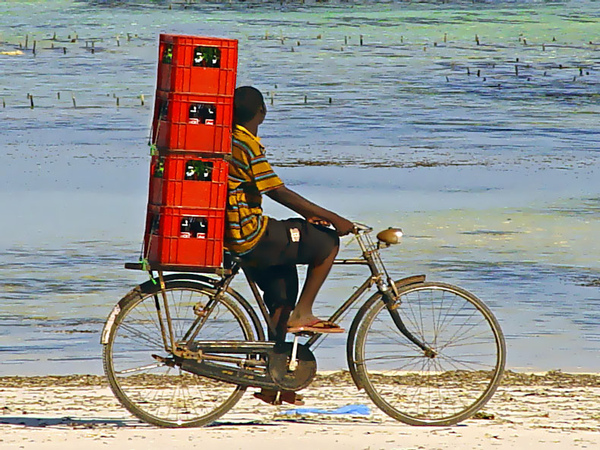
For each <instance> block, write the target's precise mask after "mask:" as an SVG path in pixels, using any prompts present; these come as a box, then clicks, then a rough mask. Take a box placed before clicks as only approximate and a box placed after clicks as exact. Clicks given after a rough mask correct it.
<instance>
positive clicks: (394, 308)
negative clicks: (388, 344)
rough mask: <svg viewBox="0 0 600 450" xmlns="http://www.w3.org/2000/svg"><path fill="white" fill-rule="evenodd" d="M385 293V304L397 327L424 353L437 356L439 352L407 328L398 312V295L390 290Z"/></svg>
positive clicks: (428, 355)
mask: <svg viewBox="0 0 600 450" xmlns="http://www.w3.org/2000/svg"><path fill="white" fill-rule="evenodd" d="M383 294H384V297H385V299H386V302H385V306H386V308H387V310H388V312H389V313H390V316H391V317H392V320H393V321H394V324H395V325H396V328H398V331H400V332H401V333H402V334H403V335H404V336H406V338H407V339H408V340H409V341H411V342H412V343H413V344H415V345H416V346H417V347H419V348H420V349H421V350H423V353H424V354H425V356H426V357H427V358H432V359H433V358H435V357H436V356H437V352H436V351H435V350H434V349H432V348H431V347H430V346H428V345H427V344H425V343H424V342H422V341H421V340H420V339H419V338H417V337H416V336H415V335H414V334H412V333H411V332H410V330H409V329H408V328H406V325H405V324H404V321H403V320H402V318H401V317H400V313H399V312H398V304H397V300H396V298H397V295H396V296H394V294H393V293H391V292H390V291H389V290H386V291H384V293H383ZM394 297H396V298H394Z"/></svg>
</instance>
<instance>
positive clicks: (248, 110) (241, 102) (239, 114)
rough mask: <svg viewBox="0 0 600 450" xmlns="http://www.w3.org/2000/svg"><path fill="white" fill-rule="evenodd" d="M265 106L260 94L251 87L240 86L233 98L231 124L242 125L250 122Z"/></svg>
mask: <svg viewBox="0 0 600 450" xmlns="http://www.w3.org/2000/svg"><path fill="white" fill-rule="evenodd" d="M264 104H265V100H264V98H263V95H262V94H261V92H260V91H259V90H258V89H256V88H255V87H252V86H242V87H239V88H237V89H236V90H235V93H234V96H233V124H234V125H244V124H245V123H247V122H249V121H251V120H252V119H253V118H254V116H256V114H257V113H258V111H259V110H260V108H261V107H263V105H264Z"/></svg>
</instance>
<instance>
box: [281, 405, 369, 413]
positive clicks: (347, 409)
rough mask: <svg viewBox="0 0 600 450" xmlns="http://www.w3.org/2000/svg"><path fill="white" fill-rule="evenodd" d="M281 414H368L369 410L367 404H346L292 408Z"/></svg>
mask: <svg viewBox="0 0 600 450" xmlns="http://www.w3.org/2000/svg"><path fill="white" fill-rule="evenodd" d="M281 414H288V415H292V414H330V415H331V414H346V415H353V416H356V415H359V416H368V415H369V414H371V410H370V409H369V407H368V406H367V405H346V406H341V407H340V408H336V409H321V408H294V409H289V410H287V411H284V412H282V413H281Z"/></svg>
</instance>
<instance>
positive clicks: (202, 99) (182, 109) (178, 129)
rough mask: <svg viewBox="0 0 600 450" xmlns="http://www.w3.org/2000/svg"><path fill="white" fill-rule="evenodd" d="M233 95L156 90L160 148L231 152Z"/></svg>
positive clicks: (156, 140) (156, 131) (155, 129)
mask: <svg viewBox="0 0 600 450" xmlns="http://www.w3.org/2000/svg"><path fill="white" fill-rule="evenodd" d="M232 120H233V98H232V97H223V96H214V95H194V94H179V93H166V92H157V95H156V104H155V107H154V123H153V136H154V137H153V142H154V143H155V144H156V146H157V147H158V148H159V149H167V150H182V151H197V152H211V153H230V152H231V129H232Z"/></svg>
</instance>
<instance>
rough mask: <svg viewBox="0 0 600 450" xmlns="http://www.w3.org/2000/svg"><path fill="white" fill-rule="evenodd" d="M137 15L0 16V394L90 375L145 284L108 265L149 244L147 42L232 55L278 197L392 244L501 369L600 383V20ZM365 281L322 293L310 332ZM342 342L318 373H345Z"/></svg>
mask: <svg viewBox="0 0 600 450" xmlns="http://www.w3.org/2000/svg"><path fill="white" fill-rule="evenodd" d="M136 3H137V4H136ZM141 3H142V2H129V3H127V2H125V3H123V2H120V3H119V4H118V5H116V6H114V5H113V4H112V3H111V2H72V1H57V0H51V1H46V2H9V3H4V4H3V8H4V10H3V12H2V13H0V52H2V51H14V50H15V49H18V47H19V43H20V44H21V49H22V51H23V55H19V56H11V55H0V79H1V80H2V83H1V85H0V97H2V99H3V104H4V105H5V106H4V107H3V108H1V109H0V116H1V117H2V127H1V128H0V139H1V141H2V143H3V144H4V145H3V150H2V152H1V153H0V208H1V209H2V211H4V212H5V214H3V217H2V220H1V222H0V223H1V224H2V226H1V229H2V233H1V236H0V268H1V270H2V272H1V273H2V276H1V278H0V285H1V286H2V287H1V288H0V296H1V302H2V306H1V307H0V320H1V323H2V327H0V353H2V356H1V358H2V362H3V364H2V365H0V375H6V374H34V373H35V374H38V373H39V374H44V373H53V374H58V373H99V372H100V371H101V360H100V353H101V348H100V345H99V343H98V342H99V331H100V330H101V327H102V323H103V321H104V320H105V318H106V316H107V314H108V312H109V311H110V308H111V307H112V305H113V304H114V303H115V302H116V301H117V300H118V299H119V298H120V297H121V296H122V295H123V294H124V293H126V292H127V291H128V290H129V289H130V288H131V287H133V286H134V285H135V284H137V283H139V282H142V281H144V280H145V275H144V274H141V273H136V272H130V271H126V270H124V269H122V265H123V263H124V262H126V261H133V260H135V259H137V257H138V252H139V248H140V243H141V236H142V232H143V230H142V227H143V220H144V213H145V212H144V211H145V202H146V195H147V193H146V191H147V173H148V164H149V157H148V147H147V139H148V129H149V123H150V120H151V111H152V99H153V95H154V88H155V87H154V84H155V70H156V68H155V65H156V53H157V49H156V42H157V35H158V33H159V32H177V33H179V32H181V33H188V34H197V35H208V36H222V37H233V38H237V39H239V40H240V60H239V72H238V84H239V85H242V84H253V85H256V86H257V87H259V88H260V89H261V90H263V92H265V94H266V96H267V104H268V107H269V116H268V118H267V121H266V122H265V124H264V125H263V126H262V127H261V135H262V137H263V140H264V142H265V144H266V145H267V147H268V149H269V157H270V159H271V162H272V163H273V164H274V165H275V166H276V169H277V172H278V173H279V174H280V175H281V176H282V178H284V180H285V181H286V183H288V184H289V185H290V186H292V188H293V189H296V190H297V191H299V192H300V193H302V194H304V195H306V196H307V197H309V198H311V199H313V200H314V201H316V202H318V203H322V204H323V205H324V206H327V207H330V208H331V209H335V210H336V211H339V212H340V213H342V214H344V215H346V216H348V217H349V218H352V219H354V220H358V221H362V222H365V223H369V224H371V225H373V226H374V227H375V228H383V227H387V226H391V225H396V226H401V227H402V228H403V229H404V230H405V233H406V238H405V239H404V242H403V244H402V245H401V246H400V247H393V248H391V249H388V250H386V252H385V256H386V260H387V261H389V262H390V267H392V268H393V272H394V273H396V274H398V275H397V276H398V277H400V276H403V275H407V274H413V273H426V274H428V276H429V278H431V279H436V280H440V281H446V282H451V283H455V284H459V285H461V286H464V287H466V288H468V289H470V290H472V291H473V292H474V293H476V294H477V295H478V296H479V297H481V298H482V299H484V300H485V301H486V303H488V304H489V305H490V306H491V307H492V309H493V310H494V312H495V313H496V314H497V316H498V318H499V320H500V321H501V323H502V326H503V328H504V330H505V333H506V335H507V340H508V347H509V357H508V366H509V367H510V368H515V369H530V370H549V369H556V368H560V369H563V370H579V371H592V370H593V371H599V370H600V362H599V360H598V358H597V353H598V350H600V333H599V331H598V322H599V319H600V317H599V313H598V312H597V311H599V310H600V308H599V306H600V291H599V285H600V281H599V280H600V263H599V262H598V258H597V253H598V246H597V236H598V235H599V232H600V225H599V224H600V221H599V220H598V219H599V216H600V181H599V180H600V177H599V176H598V175H599V173H598V171H599V170H598V162H599V161H598V160H599V158H600V151H599V147H598V144H597V143H598V142H599V140H600V126H599V125H598V124H599V123H600V122H599V121H598V115H599V113H600V106H599V105H600V103H599V101H598V100H599V99H600V89H599V86H600V83H599V82H600V76H599V73H600V70H599V56H600V36H599V35H598V30H600V27H599V26H598V25H599V22H600V13H599V12H598V8H597V3H596V2H562V3H559V4H546V3H537V2H523V3H521V2H509V3H505V2H492V3H488V4H477V5H475V4H472V3H468V4H467V3H465V4H460V3H454V4H445V5H437V4H428V3H415V4H412V3H404V2H403V3H399V4H395V3H382V4H376V5H369V6H360V5H352V4H350V5H349V4H347V3H343V4H337V3H333V4H330V5H326V6H322V5H317V4H311V5H310V6H309V7H308V6H304V7H300V6H297V5H296V6H285V7H280V6H279V5H276V6H274V5H268V4H263V5H255V6H252V5H250V6H243V5H237V4H231V5H230V4H224V5H217V4H211V5H202V6H200V5H199V6H191V7H189V8H188V9H185V10H184V9H183V8H181V7H179V6H174V7H173V9H172V10H169V9H168V5H167V4H166V3H160V2H159V3H158V4H152V5H150V6H143V5H141ZM34 11H35V13H34ZM54 33H56V39H55V40H52V39H51V38H52V37H53V35H54ZM75 35H77V38H76V39H75ZM361 35H362V37H363V45H360V37H361ZM26 36H27V37H26ZM117 36H118V39H117ZM26 39H27V42H28V48H27V49H25V48H24V43H25V40H26ZM73 39H75V42H71V40H73ZM34 40H35V41H36V54H35V56H34V55H33V52H32V45H33V44H32V43H33V41H34ZM477 40H478V41H479V43H477ZM92 41H93V42H94V44H93V49H94V51H93V53H92V51H91V46H92ZM590 42H591V43H590ZM53 46H54V49H53V48H52V47H53ZM63 47H65V48H66V49H67V50H66V54H65V53H64V51H63V50H62V49H63ZM292 49H293V51H292ZM517 58H518V61H517ZM517 72H518V73H517ZM28 93H29V94H31V95H33V102H34V108H33V109H31V107H30V100H29V99H28V98H27V94H28ZM59 94H60V95H59ZM141 94H143V95H144V98H145V104H144V105H142V104H141V103H142V102H141V98H140V97H139V96H140V95H141ZM116 97H118V98H119V107H117V106H116ZM73 98H75V104H76V105H77V107H74V103H73ZM271 98H272V101H271ZM305 98H306V99H305ZM268 210H269V212H270V213H271V214H273V215H276V216H281V217H285V216H287V214H288V213H287V212H285V211H284V210H283V209H282V208H280V207H278V206H277V205H273V204H272V203H269V204H268ZM353 248H354V247H352V246H349V247H347V248H344V250H343V251H344V253H347V254H351V253H352V251H353ZM360 281H361V280H360V277H359V276H358V275H357V273H354V271H353V270H348V269H347V268H340V269H337V270H335V271H334V273H333V274H332V276H331V279H330V281H329V283H328V285H327V286H326V287H325V288H324V292H323V293H322V296H321V300H320V302H319V312H322V313H324V312H325V311H329V310H330V309H328V307H329V308H331V306H332V305H334V304H336V303H337V302H338V301H339V299H341V298H345V296H347V295H348V288H347V286H353V285H358V284H359V283H360ZM238 287H239V289H241V290H244V286H243V285H239V286H238ZM342 340H343V338H342V337H329V338H327V340H325V341H324V342H323V344H322V345H321V346H320V347H319V349H318V357H319V364H320V368H341V367H345V362H344V361H343V360H342V359H340V358H338V357H336V356H335V355H336V354H337V353H336V352H337V351H338V349H339V348H340V347H338V345H342Z"/></svg>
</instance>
